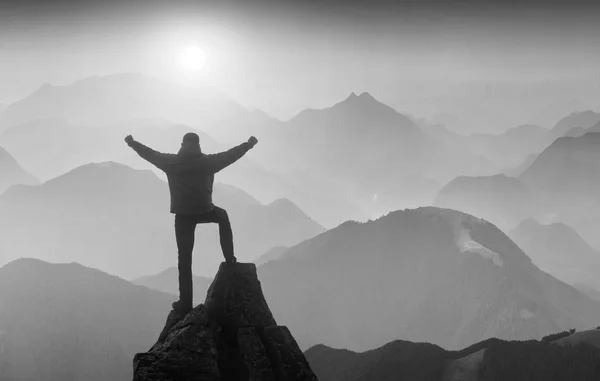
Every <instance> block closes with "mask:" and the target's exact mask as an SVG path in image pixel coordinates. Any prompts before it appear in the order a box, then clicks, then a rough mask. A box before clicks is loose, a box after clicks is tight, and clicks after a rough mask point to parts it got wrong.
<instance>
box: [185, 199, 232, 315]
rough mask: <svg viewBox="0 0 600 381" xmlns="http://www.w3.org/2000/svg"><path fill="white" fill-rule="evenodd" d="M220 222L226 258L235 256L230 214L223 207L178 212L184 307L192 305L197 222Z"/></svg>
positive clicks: (221, 240)
mask: <svg viewBox="0 0 600 381" xmlns="http://www.w3.org/2000/svg"><path fill="white" fill-rule="evenodd" d="M205 223H217V224H219V238H220V242H221V250H222V251H223V256H224V257H225V259H226V260H229V259H231V258H233V257H234V254H233V232H232V230H231V223H230V222H229V216H228V215H227V212H226V211H225V209H223V208H219V207H218V206H215V207H214V208H213V210H212V211H210V212H208V213H203V214H176V215H175V238H176V240H177V252H178V257H177V268H178V269H179V300H180V302H181V304H182V306H184V307H189V308H191V307H192V304H193V292H194V291H193V282H192V252H193V250H194V238H195V237H194V234H195V232H196V225H197V224H205Z"/></svg>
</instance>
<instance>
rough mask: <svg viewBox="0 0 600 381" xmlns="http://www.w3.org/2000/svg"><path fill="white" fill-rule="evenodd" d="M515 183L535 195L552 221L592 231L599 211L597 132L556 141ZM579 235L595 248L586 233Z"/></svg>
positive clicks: (599, 167) (598, 134)
mask: <svg viewBox="0 0 600 381" xmlns="http://www.w3.org/2000/svg"><path fill="white" fill-rule="evenodd" d="M519 180H521V181H522V182H523V183H524V184H526V185H527V186H528V187H529V188H530V189H532V190H533V191H534V192H535V193H536V198H537V200H538V204H540V205H542V209H543V212H544V214H545V215H548V216H553V220H554V221H556V222H564V223H566V224H568V225H570V226H572V227H574V228H575V229H576V230H577V231H578V232H580V233H582V231H581V230H580V227H583V228H584V229H585V228H591V229H595V227H596V226H598V225H597V224H594V222H593V220H594V218H595V216H597V215H598V213H599V212H600V199H599V198H598V195H599V194H600V133H587V134H585V135H582V136H579V137H561V138H558V139H556V140H555V141H554V143H552V144H551V145H550V146H549V147H548V148H546V149H545V150H544V151H543V152H542V153H540V154H539V155H538V157H537V158H536V159H535V161H534V162H533V163H532V164H531V165H530V166H529V167H528V168H527V169H526V170H525V171H524V172H523V173H522V174H521V175H520V176H519ZM582 235H583V237H584V238H585V239H586V240H588V242H590V243H591V244H592V246H595V244H594V243H593V242H592V241H590V240H589V237H590V235H589V234H582ZM591 236H595V234H591ZM597 248H598V247H597Z"/></svg>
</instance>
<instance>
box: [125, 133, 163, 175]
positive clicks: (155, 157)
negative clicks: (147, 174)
mask: <svg viewBox="0 0 600 381" xmlns="http://www.w3.org/2000/svg"><path fill="white" fill-rule="evenodd" d="M125 142H126V143H127V145H128V146H129V147H131V148H132V149H133V150H134V151H135V152H137V154H138V155H140V157H141V158H142V159H144V160H146V161H148V162H150V163H152V164H153V165H154V166H156V167H157V168H158V169H160V170H163V171H164V170H165V167H166V166H167V164H168V163H169V157H170V156H171V155H169V154H166V153H161V152H158V151H155V150H153V149H152V148H150V147H147V146H145V145H143V144H142V143H140V142H138V141H136V140H134V139H133V137H132V136H131V135H127V137H126V138H125Z"/></svg>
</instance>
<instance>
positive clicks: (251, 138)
mask: <svg viewBox="0 0 600 381" xmlns="http://www.w3.org/2000/svg"><path fill="white" fill-rule="evenodd" d="M256 143H258V139H256V138H255V137H254V136H251V137H250V139H248V144H250V148H253V147H254V146H255V145H256Z"/></svg>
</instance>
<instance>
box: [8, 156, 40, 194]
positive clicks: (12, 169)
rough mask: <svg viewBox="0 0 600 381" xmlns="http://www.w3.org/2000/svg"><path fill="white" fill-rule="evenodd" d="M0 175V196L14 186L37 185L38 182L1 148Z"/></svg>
mask: <svg viewBox="0 0 600 381" xmlns="http://www.w3.org/2000/svg"><path fill="white" fill-rule="evenodd" d="M0 173H1V174H2V177H0V194H2V193H3V192H4V191H5V190H6V189H7V188H9V187H10V186H12V185H15V184H25V185H35V184H39V180H38V179H36V178H35V177H33V175H31V174H30V173H28V172H27V171H25V170H24V169H23V168H22V167H21V166H20V165H19V163H17V161H16V160H15V159H14V158H13V157H12V156H11V155H10V154H9V153H8V151H6V150H5V149H4V148H2V147H0Z"/></svg>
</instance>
